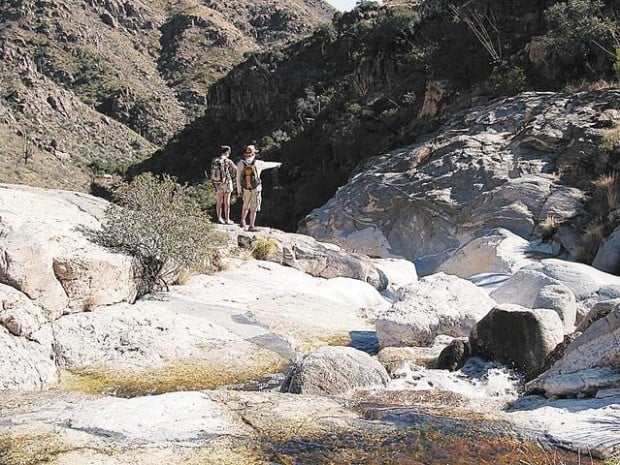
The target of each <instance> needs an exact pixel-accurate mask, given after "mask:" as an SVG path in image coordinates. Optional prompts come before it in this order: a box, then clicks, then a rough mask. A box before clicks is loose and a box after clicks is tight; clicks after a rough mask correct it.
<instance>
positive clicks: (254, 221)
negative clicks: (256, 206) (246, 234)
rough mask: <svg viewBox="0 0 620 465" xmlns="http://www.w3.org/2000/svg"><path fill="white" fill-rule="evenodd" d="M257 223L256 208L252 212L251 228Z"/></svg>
mask: <svg viewBox="0 0 620 465" xmlns="http://www.w3.org/2000/svg"><path fill="white" fill-rule="evenodd" d="M254 223H256V210H254V211H251V212H250V229H254Z"/></svg>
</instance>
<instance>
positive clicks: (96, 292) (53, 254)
mask: <svg viewBox="0 0 620 465" xmlns="http://www.w3.org/2000/svg"><path fill="white" fill-rule="evenodd" d="M0 191H1V192H0V228H2V235H1V237H0V249H1V251H2V256H1V260H0V282H2V283H4V284H6V285H9V286H11V287H13V288H15V289H16V290H18V291H20V292H21V293H23V294H25V295H26V296H28V298H29V299H30V300H31V301H32V302H33V303H35V304H36V305H37V306H38V307H40V312H41V315H40V316H39V317H38V321H53V320H55V319H57V318H58V317H60V316H61V315H63V314H67V313H72V312H82V311H88V310H90V309H92V308H94V307H96V306H100V305H111V304H114V303H118V302H133V301H134V300H135V298H136V295H137V286H138V281H139V280H138V278H137V277H136V276H135V275H136V274H137V268H136V265H135V263H134V261H133V260H132V259H131V258H130V257H128V256H126V255H122V254H117V253H112V252H111V251H110V250H108V249H105V248H104V247H102V246H99V245H97V244H95V243H94V242H92V241H91V240H90V238H89V234H92V232H93V231H96V230H98V229H99V228H100V223H99V220H100V219H101V218H102V217H103V212H104V210H105V208H106V205H107V202H105V201H103V200H101V199H97V198H95V197H92V196H88V195H84V194H79V193H75V192H68V191H53V190H44V189H37V188H30V187H25V186H12V185H6V184H5V185H0Z"/></svg>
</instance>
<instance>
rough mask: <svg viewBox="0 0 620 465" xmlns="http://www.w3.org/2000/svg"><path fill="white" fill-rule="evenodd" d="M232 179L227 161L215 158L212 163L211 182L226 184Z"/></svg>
mask: <svg viewBox="0 0 620 465" xmlns="http://www.w3.org/2000/svg"><path fill="white" fill-rule="evenodd" d="M229 177H230V173H229V172H228V168H227V167H226V161H225V160H224V159H223V158H221V157H215V158H214V159H213V160H212V161H211V181H212V182H215V183H225V182H226V181H227V180H228V178H229Z"/></svg>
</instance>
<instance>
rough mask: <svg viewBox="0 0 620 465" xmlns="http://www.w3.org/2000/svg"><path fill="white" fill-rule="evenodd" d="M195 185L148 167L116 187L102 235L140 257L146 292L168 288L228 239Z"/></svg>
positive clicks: (201, 264) (209, 259)
mask: <svg viewBox="0 0 620 465" xmlns="http://www.w3.org/2000/svg"><path fill="white" fill-rule="evenodd" d="M194 190H195V189H194V188H191V187H188V186H182V185H180V184H178V183H177V182H176V180H175V179H174V178H171V177H169V176H166V175H164V176H163V177H161V178H157V177H155V176H153V175H152V174H151V173H145V174H142V175H140V176H137V177H136V178H135V179H134V180H133V181H132V182H131V183H122V184H121V185H120V186H119V188H118V189H117V190H116V191H115V193H114V196H115V200H116V204H112V205H111V206H110V207H109V208H108V209H107V210H106V217H105V221H104V224H103V228H102V231H101V238H102V241H103V243H104V244H105V245H107V246H109V247H113V248H115V249H119V250H122V251H124V252H126V253H128V254H130V255H132V256H134V257H136V258H137V259H138V261H139V262H140V264H141V265H142V269H143V276H142V278H143V283H144V289H143V290H142V292H143V293H146V292H151V291H153V290H157V289H159V288H165V289H167V288H168V283H169V282H171V281H172V280H173V279H174V277H175V276H176V275H177V274H178V273H179V272H181V271H182V270H185V269H188V268H193V267H204V266H206V265H208V264H209V263H211V262H212V259H213V257H214V254H215V251H216V249H217V247H218V245H220V244H221V243H222V238H221V237H220V235H219V233H217V232H216V231H215V229H214V228H213V225H212V224H211V221H210V220H209V217H208V216H207V214H206V213H205V212H204V210H203V209H202V208H201V205H200V204H199V201H198V197H199V196H197V195H196V193H195V192H194Z"/></svg>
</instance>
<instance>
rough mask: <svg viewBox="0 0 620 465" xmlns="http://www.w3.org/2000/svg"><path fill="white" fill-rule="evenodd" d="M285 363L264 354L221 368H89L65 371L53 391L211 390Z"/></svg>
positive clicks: (179, 364) (180, 364)
mask: <svg viewBox="0 0 620 465" xmlns="http://www.w3.org/2000/svg"><path fill="white" fill-rule="evenodd" d="M285 365H286V361H285V360H284V359H282V358H281V357H279V356H277V355H275V354H274V353H272V352H269V351H266V350H265V353H264V354H261V356H260V357H256V358H255V360H252V363H249V362H248V363H247V364H245V365H241V364H240V365H238V366H222V364H221V363H210V362H205V361H201V360H193V359H187V360H175V361H173V362H169V363H166V364H165V365H162V366H161V367H156V368H149V369H134V370H116V371H115V370H113V369H111V368H108V367H103V366H89V367H82V368H74V369H69V370H65V371H64V372H62V373H61V377H60V379H61V381H60V382H59V384H58V386H57V388H58V389H60V390H67V391H78V392H84V393H87V394H95V395H97V394H105V395H112V396H117V397H125V398H130V397H138V396H144V395H152V394H163V393H166V392H176V391H199V390H204V389H215V388H218V387H221V386H226V385H230V384H239V383H244V382H248V381H253V380H257V379H260V378H261V377H262V376H264V375H266V374H268V373H277V372H280V371H283V370H284V367H285Z"/></svg>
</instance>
